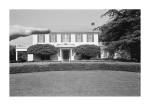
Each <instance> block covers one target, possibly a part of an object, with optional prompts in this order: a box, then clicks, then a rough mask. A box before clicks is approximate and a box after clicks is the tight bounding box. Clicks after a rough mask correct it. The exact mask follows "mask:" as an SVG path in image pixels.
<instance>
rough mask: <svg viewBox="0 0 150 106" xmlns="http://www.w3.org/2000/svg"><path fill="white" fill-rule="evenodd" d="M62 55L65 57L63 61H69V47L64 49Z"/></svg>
mask: <svg viewBox="0 0 150 106" xmlns="http://www.w3.org/2000/svg"><path fill="white" fill-rule="evenodd" d="M62 57H63V61H69V57H70V50H69V49H64V50H62Z"/></svg>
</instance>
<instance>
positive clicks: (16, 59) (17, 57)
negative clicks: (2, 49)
mask: <svg viewBox="0 0 150 106" xmlns="http://www.w3.org/2000/svg"><path fill="white" fill-rule="evenodd" d="M16 61H18V51H17V50H16Z"/></svg>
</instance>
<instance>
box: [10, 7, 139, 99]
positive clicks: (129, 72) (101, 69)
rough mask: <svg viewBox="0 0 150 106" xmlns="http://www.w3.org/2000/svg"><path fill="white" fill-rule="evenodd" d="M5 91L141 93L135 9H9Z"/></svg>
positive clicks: (14, 93)
mask: <svg viewBox="0 0 150 106" xmlns="http://www.w3.org/2000/svg"><path fill="white" fill-rule="evenodd" d="M9 21H10V23H9V27H10V28H9V95H10V97H18V96H82V97H83V96H85V97H87V96H100V97H101V96H136V97H139V96H141V82H140V81H141V80H140V79H141V75H140V72H141V63H140V62H141V9H10V10H9Z"/></svg>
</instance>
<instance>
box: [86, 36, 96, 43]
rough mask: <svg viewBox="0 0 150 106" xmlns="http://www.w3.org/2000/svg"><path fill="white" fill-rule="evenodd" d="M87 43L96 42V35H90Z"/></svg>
mask: <svg viewBox="0 0 150 106" xmlns="http://www.w3.org/2000/svg"><path fill="white" fill-rule="evenodd" d="M87 42H94V35H92V34H88V35H87Z"/></svg>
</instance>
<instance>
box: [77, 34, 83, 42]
mask: <svg viewBox="0 0 150 106" xmlns="http://www.w3.org/2000/svg"><path fill="white" fill-rule="evenodd" d="M76 42H83V37H82V34H77V35H76Z"/></svg>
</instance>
